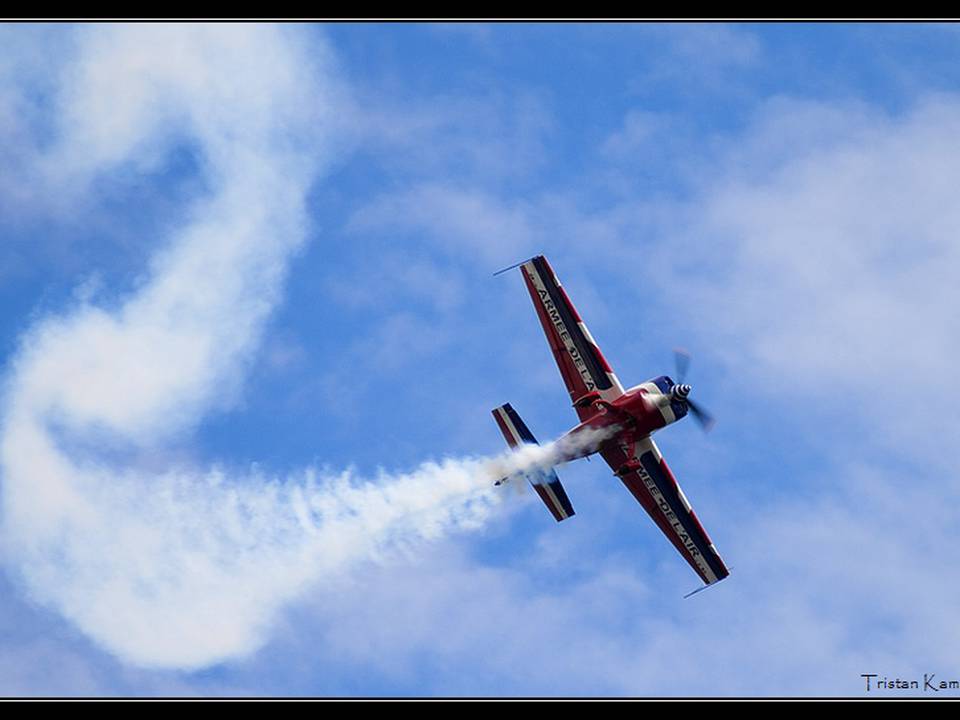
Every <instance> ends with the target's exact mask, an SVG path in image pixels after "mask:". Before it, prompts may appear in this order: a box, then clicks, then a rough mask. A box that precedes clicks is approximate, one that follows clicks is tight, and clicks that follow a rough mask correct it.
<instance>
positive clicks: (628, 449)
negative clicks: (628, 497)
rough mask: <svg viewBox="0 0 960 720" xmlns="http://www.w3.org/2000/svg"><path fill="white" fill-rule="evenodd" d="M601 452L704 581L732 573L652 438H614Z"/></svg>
mask: <svg viewBox="0 0 960 720" xmlns="http://www.w3.org/2000/svg"><path fill="white" fill-rule="evenodd" d="M600 454H601V455H602V456H603V459H604V460H606V461H607V464H608V465H610V467H611V468H613V471H614V474H616V475H619V476H620V479H621V480H622V481H623V484H624V485H626V486H627V489H628V490H630V492H631V493H633V496H634V497H635V498H636V499H637V500H638V501H639V502H640V504H641V505H642V506H643V509H644V510H646V511H647V514H648V515H650V517H651V518H653V521H654V522H655V523H656V524H657V527H659V528H660V530H661V531H662V532H663V534H664V535H666V536H667V539H668V540H670V542H672V543H673V545H674V547H676V548H677V550H678V551H679V552H680V554H681V555H682V556H683V559H684V560H686V561H687V562H688V563H689V564H690V567H692V568H693V569H694V571H695V572H696V573H697V575H699V576H700V578H701V579H702V580H703V582H705V583H706V584H707V585H711V584H713V583H715V582H719V581H720V580H723V579H724V578H725V577H726V576H727V575H729V574H730V571H729V570H728V569H727V566H726V565H725V564H724V562H723V560H722V559H721V558H720V555H719V553H717V549H716V548H715V547H714V546H713V543H712V542H711V541H710V536H709V535H707V532H706V530H704V529H703V526H702V525H701V524H700V521H699V520H698V519H697V516H696V513H694V512H693V508H692V507H690V503H689V502H688V501H687V498H686V496H685V495H684V494H683V490H681V489H680V485H678V484H677V481H676V478H674V477H673V473H672V472H670V468H669V467H668V466H667V463H666V461H665V460H664V459H663V455H661V454H660V450H659V449H658V448H657V446H656V444H655V443H654V442H653V438H651V437H649V436H647V437H645V438H642V439H639V440H637V441H635V442H634V443H629V442H626V443H624V442H620V441H616V440H612V441H609V442H608V443H606V444H605V445H604V446H603V447H601V449H600Z"/></svg>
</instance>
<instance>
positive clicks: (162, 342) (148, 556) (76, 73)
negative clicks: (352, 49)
mask: <svg viewBox="0 0 960 720" xmlns="http://www.w3.org/2000/svg"><path fill="white" fill-rule="evenodd" d="M77 47H78V56H77V58H76V61H75V62H73V63H71V64H70V65H69V67H70V68H71V69H70V71H69V75H68V77H67V78H66V79H65V80H64V82H63V83H62V88H61V92H60V95H59V98H58V100H57V102H58V105H57V108H58V119H59V126H58V127H59V140H58V142H57V143H56V144H55V145H54V146H53V147H52V148H50V149H49V150H48V151H47V154H46V155H44V157H42V158H41V159H40V160H39V161H38V165H39V166H40V167H41V168H42V172H43V173H45V174H46V178H45V179H46V181H47V182H50V183H59V184H60V185H59V186H60V187H61V188H71V189H74V190H75V189H76V188H77V187H83V186H84V185H88V184H89V183H90V182H91V181H92V180H94V179H95V178H97V177H98V176H99V175H101V174H102V173H104V172H109V171H111V170H113V169H115V168H118V167H124V166H125V164H130V163H140V164H143V163H147V164H149V163H151V162H156V158H157V157H158V156H162V154H163V153H164V152H165V151H167V150H168V149H169V148H170V147H171V146H173V145H175V144H176V143H177V142H183V141H184V140H185V139H187V140H189V141H190V142H192V143H194V144H195V145H196V147H197V149H198V151H199V153H200V156H201V157H202V167H203V168H204V175H205V181H206V183H207V187H208V188H209V195H208V196H206V197H205V198H204V199H203V200H202V201H199V202H198V203H197V204H196V205H195V206H194V207H192V208H191V209H190V213H189V217H188V221H187V222H186V224H185V226H184V227H183V228H182V229H181V230H180V231H179V232H178V233H177V234H176V236H174V237H172V238H170V241H169V243H168V245H167V246H166V247H165V249H163V250H162V251H160V252H159V253H158V254H157V255H156V256H155V257H154V258H153V260H152V261H151V264H150V268H149V272H148V273H147V275H146V276H145V279H144V280H143V281H142V282H141V283H140V285H139V286H138V287H137V289H136V290H135V291H134V292H133V293H131V294H130V295H129V296H128V297H126V298H124V299H122V301H121V302H119V303H114V304H113V305H111V307H109V308H107V307H102V306H98V305H97V304H95V303H92V302H89V301H84V302H78V304H77V306H76V307H74V308H73V309H71V310H70V311H69V312H66V313H64V314H62V315H61V316H54V317H48V318H46V319H44V320H42V321H41V322H40V323H38V324H37V325H36V326H35V327H33V328H32V329H31V330H30V331H29V332H28V333H27V334H26V336H25V337H24V338H22V341H21V346H20V348H19V350H18V352H17V354H16V356H15V358H14V359H13V361H12V362H11V365H10V368H9V371H8V374H7V376H6V379H5V385H4V403H3V415H2V418H0V473H2V530H0V531H2V540H3V553H4V561H5V563H6V565H7V567H8V568H9V569H11V570H12V571H13V572H14V573H15V574H16V575H17V576H18V577H20V578H21V580H22V584H23V586H24V588H25V590H26V591H27V592H28V593H29V594H30V595H31V596H32V597H33V598H34V599H36V600H37V601H39V602H42V603H43V604H45V605H47V606H49V607H53V608H55V609H57V610H58V611H59V612H60V613H62V614H63V615H64V616H65V617H67V618H68V619H70V620H71V621H72V622H74V623H75V624H76V625H77V626H78V627H79V628H80V629H81V630H82V631H83V632H85V633H86V634H87V635H88V636H90V637H91V638H93V639H94V640H96V641H97V642H98V643H100V644H101V645H102V646H104V647H105V648H106V649H108V650H109V651H111V652H113V653H115V654H116V655H118V656H119V657H121V658H122V659H124V660H126V661H128V662H132V663H136V664H139V665H142V666H153V667H176V668H198V667H202V666H206V665H209V664H211V663H215V662H218V661H222V660H224V659H228V658H232V657H238V656H242V655H244V654H247V653H250V652H252V651H254V650H255V649H256V648H257V647H259V645H260V644H262V643H263V642H264V640H265V637H266V634H267V632H268V630H269V627H270V623H271V619H272V618H273V617H274V615H275V613H276V612H277V610H278V608H279V607H281V606H282V605H283V604H284V603H286V602H289V601H290V600H292V599H294V598H296V597H297V595H298V594H299V593H302V592H303V591H304V590H305V589H306V588H307V587H309V586H310V584H312V583H317V582H318V581H320V580H322V579H323V578H325V577H328V576H329V574H330V573H333V572H336V571H338V570H340V569H342V568H345V567H348V566H349V565H350V564H352V563H355V562H358V561H364V560H370V559H376V558H378V557H384V556H389V554H390V553H391V552H393V551H395V550H396V549H397V548H400V547H403V546H404V545H406V544H409V543H414V542H417V541H419V540H422V539H429V538H436V537H440V536H442V535H443V534H444V533H447V532H449V531H451V530H453V529H466V528H471V527H477V526H478V525H479V524H481V523H482V522H483V520H484V519H485V518H486V517H487V515H488V514H489V513H490V511H491V509H492V508H494V507H495V506H496V505H497V503H498V502H499V498H500V497H501V495H499V494H497V493H495V492H494V490H493V488H492V482H493V480H494V479H496V477H495V474H496V472H498V471H499V470H501V469H503V468H507V469H509V470H510V471H511V472H517V471H522V469H523V467H527V466H532V465H534V464H552V463H551V458H552V457H555V449H554V448H553V447H552V446H545V447H544V448H536V449H530V450H529V451H526V452H525V453H522V454H519V455H515V456H509V457H507V456H504V457H501V458H495V459H466V460H446V461H443V462H440V463H425V464H424V465H422V466H421V467H419V468H417V469H416V470H414V471H413V472H410V473H407V474H399V475H387V474H383V475H381V476H380V477H377V478H374V479H373V480H362V479H359V478H356V477H353V475H352V474H351V473H350V472H344V473H341V474H334V475H331V474H330V473H323V472H319V471H317V470H313V469H306V470H304V471H302V472H300V473H299V474H296V475H294V476H291V477H285V478H277V477H265V476H262V475H259V474H256V473H251V474H247V475H246V476H241V477H238V476H237V474H236V473H228V472H227V471H225V470H222V469H218V468H213V469H210V470H207V471H197V470H195V469H191V468H171V469H168V470H166V471H164V472H159V473H158V472H156V471H155V470H150V469H147V468H145V467H144V463H142V462H137V461H136V460H128V461H126V462H118V461H117V460H116V459H115V458H116V456H118V455H119V456H121V457H128V458H137V457H139V456H141V455H144V454H146V455H149V452H150V451H151V450H152V449H156V448H161V449H162V447H163V444H162V443H163V441H165V440H168V439H170V438H171V437H173V436H175V435H177V434H178V433H183V432H186V431H188V430H189V429H190V427H191V426H193V425H194V424H195V423H196V422H197V421H198V420H199V419H200V418H201V417H202V415H203V413H204V412H206V411H208V410H209V409H211V408H213V407H216V406H217V404H218V403H221V402H222V400H221V398H222V396H223V394H224V389H225V388H227V389H229V388H230V387H232V386H235V385H236V383H237V382H238V381H239V378H240V376H241V375H242V371H243V369H244V366H245V364H246V363H247V361H248V359H249V357H250V356H251V354H252V352H253V351H254V350H255V348H256V346H257V342H258V339H259V336H260V333H261V329H262V326H263V323H264V321H265V319H266V317H267V315H268V313H269V311H270V310H271V308H272V307H273V306H274V305H275V304H276V302H277V301H278V299H279V296H280V290H281V286H282V281H283V275H284V271H285V267H286V263H287V261H288V260H289V258H290V256H291V254H292V253H293V252H295V250H296V249H297V247H298V246H299V245H300V244H301V243H302V241H303V237H304V235H305V233H304V228H305V225H306V219H305V213H304V208H303V198H304V194H305V192H306V190H307V189H308V187H309V184H310V182H311V181H312V178H314V177H315V176H316V175H317V173H318V172H319V171H320V170H321V169H322V166H323V164H324V160H325V158H326V156H327V154H328V147H329V145H330V144H331V140H330V138H329V132H328V129H329V126H330V124H331V120H330V115H331V112H332V111H331V105H333V104H335V103H336V100H337V94H336V92H335V91H334V83H333V81H332V79H331V78H330V77H329V70H327V69H326V67H325V65H324V62H325V61H324V60H323V57H322V54H321V56H320V58H319V59H318V55H317V53H318V52H320V51H322V48H321V49H320V51H318V49H317V48H311V49H310V52H307V50H306V48H305V47H304V46H303V44H302V43H301V42H300V39H299V38H298V37H297V36H296V35H293V34H291V31H289V30H287V29H285V28H280V29H278V28H274V27H268V26H240V27H234V26H231V27H202V26H201V27H188V28H183V27H175V28H170V27H157V26H147V27H142V26H139V27H133V28H129V27H116V26H109V27H107V26H98V27H95V28H92V29H85V30H83V31H81V32H80V33H79V37H78V38H77ZM318 138H319V140H318ZM105 448H106V449H110V450H112V451H113V450H119V452H117V453H115V454H114V459H112V460H111V459H110V458H108V457H106V454H105V453H104V452H102V451H103V449H105Z"/></svg>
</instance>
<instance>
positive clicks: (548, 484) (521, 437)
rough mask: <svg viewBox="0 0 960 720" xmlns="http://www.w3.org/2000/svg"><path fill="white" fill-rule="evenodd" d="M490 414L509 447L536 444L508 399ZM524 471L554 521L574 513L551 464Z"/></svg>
mask: <svg viewBox="0 0 960 720" xmlns="http://www.w3.org/2000/svg"><path fill="white" fill-rule="evenodd" d="M493 418H494V420H496V421H497V426H498V427H499V428H500V432H502V433H503V437H504V439H505V440H506V441H507V445H509V446H510V447H511V448H516V447H519V446H521V445H539V443H538V442H537V439H536V438H535V437H534V436H533V433H531V432H530V429H529V428H528V427H527V426H526V424H525V423H524V422H523V420H522V419H521V418H520V416H519V415H518V414H517V411H516V410H514V409H513V408H512V407H511V406H510V403H507V404H506V405H501V406H500V407H498V408H496V409H495V410H494V411H493ZM524 475H525V476H526V478H527V480H528V481H529V482H530V485H531V486H532V487H533V489H534V491H536V493H537V495H539V496H540V499H541V500H543V504H544V505H546V506H547V509H548V510H549V511H550V513H551V514H552V515H553V517H554V518H556V520H557V522H560V521H561V520H566V519H567V518H568V517H571V516H572V515H574V511H573V505H572V504H571V503H570V499H569V498H568V497H567V493H566V491H565V490H564V489H563V485H562V484H561V483H560V478H558V477H557V472H556V470H554V469H553V468H550V469H549V470H542V469H540V468H534V469H532V470H530V471H528V472H526V473H524Z"/></svg>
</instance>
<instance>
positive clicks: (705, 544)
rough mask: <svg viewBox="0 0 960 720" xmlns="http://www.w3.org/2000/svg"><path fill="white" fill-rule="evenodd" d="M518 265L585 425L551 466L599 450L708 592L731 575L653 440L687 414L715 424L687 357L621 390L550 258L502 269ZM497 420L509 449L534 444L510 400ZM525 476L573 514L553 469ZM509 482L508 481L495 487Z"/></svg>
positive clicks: (551, 502) (560, 513) (549, 502)
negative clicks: (688, 379) (695, 395)
mask: <svg viewBox="0 0 960 720" xmlns="http://www.w3.org/2000/svg"><path fill="white" fill-rule="evenodd" d="M515 267H519V268H520V272H521V273H522V274H523V279H524V281H525V282H526V284H527V290H528V291H529V292H530V297H531V298H532V299H533V304H534V307H535V308H536V310H537V317H539V318H540V324H541V325H542V326H543V330H544V332H545V333H546V335H547V341H548V342H549V344H550V349H551V350H552V351H553V356H554V358H555V359H556V361H557V366H558V367H559V368H560V374H561V375H562V376H563V382H564V383H565V384H566V386H567V390H568V392H569V393H570V400H571V401H572V403H573V407H574V410H576V412H577V415H578V416H579V417H580V424H579V425H577V426H576V427H575V428H573V429H572V430H570V431H569V432H568V433H566V434H565V435H564V436H563V437H561V438H560V439H559V440H558V441H557V442H556V447H557V448H558V450H557V454H556V455H553V456H551V458H550V460H551V464H553V465H557V464H561V463H564V462H569V461H571V460H575V459H577V458H581V457H588V456H589V455H592V454H594V453H599V454H600V456H601V457H602V458H603V459H604V460H605V461H606V462H607V464H608V465H609V466H610V468H611V469H612V470H613V474H614V475H616V476H617V477H619V478H620V480H621V481H623V484H624V485H626V486H627V489H628V490H629V491H630V492H631V493H633V496H634V497H635V498H636V499H637V500H638V501H639V503H640V505H642V506H643V509H644V510H646V511H647V514H648V515H650V517H651V518H653V521H654V522H655V523H656V524H657V527H659V528H660V530H661V531H662V532H663V534H664V535H666V536H667V538H668V539H669V540H670V542H672V543H673V545H674V547H676V548H677V550H678V551H679V552H680V554H681V555H682V556H683V558H684V559H685V560H686V561H687V562H688V563H689V564H690V566H691V567H692V568H693V569H694V571H696V573H697V575H699V576H700V578H701V579H702V580H703V582H704V583H705V585H704V586H703V587H707V586H709V585H712V584H713V583H716V582H719V581H720V580H723V579H724V578H725V577H727V575H729V574H730V571H729V570H728V569H727V566H726V565H725V564H724V562H723V560H721V559H720V555H719V554H718V553H717V550H716V548H715V547H714V546H713V543H712V542H711V541H710V537H709V536H708V535H707V532H706V531H705V530H704V529H703V526H702V525H701V524H700V521H699V520H698V519H697V516H696V514H695V513H694V512H693V508H691V507H690V503H689V502H688V501H687V498H686V496H685V495H684V494H683V490H681V489H680V486H679V485H678V484H677V481H676V479H675V478H674V477H673V473H672V472H670V468H669V467H668V466H667V463H666V461H665V460H664V459H663V456H662V455H661V454H660V450H659V449H657V446H656V443H654V442H653V438H652V437H651V435H652V434H653V433H654V432H655V431H656V430H659V429H660V428H663V427H666V426H667V425H669V424H671V423H674V422H676V421H677V420H680V419H681V418H683V417H684V416H685V415H686V414H687V413H688V412H689V413H690V414H692V415H693V416H694V418H695V419H696V420H697V421H699V423H700V424H701V425H702V426H703V427H704V429H707V430H708V429H709V428H710V427H711V426H712V425H713V418H711V417H710V415H709V414H707V412H706V411H704V410H703V409H702V408H701V407H700V406H698V405H697V404H696V403H694V401H693V400H691V399H690V397H689V395H690V386H689V385H687V384H684V383H683V379H684V375H685V374H686V369H687V367H688V365H689V356H688V355H687V354H686V353H684V352H682V351H676V353H677V354H676V360H677V382H674V381H673V380H672V379H671V378H669V377H668V376H666V375H661V376H660V377H656V378H653V379H652V380H648V381H647V382H645V383H641V384H640V385H637V386H635V387H632V388H629V389H628V390H624V389H623V386H622V385H621V384H620V381H619V380H618V379H617V376H616V375H615V374H614V372H613V370H612V369H611V368H610V365H609V364H608V363H607V361H606V360H605V359H604V357H603V354H602V353H601V352H600V348H599V347H597V343H596V342H595V341H594V339H593V337H592V336H591V335H590V331H589V330H587V326H586V325H584V323H583V320H581V319H580V315H579V314H578V313H577V310H576V308H574V306H573V303H572V302H570V298H569V297H567V293H566V292H565V291H564V289H563V287H562V286H561V285H560V281H559V280H558V279H557V276H556V275H555V274H554V272H553V269H552V268H551V267H550V264H549V263H548V262H547V259H546V258H545V257H543V256H542V255H538V256H537V257H535V258H533V259H532V260H527V261H526V262H523V263H519V264H518V265H513V266H512V267H509V268H505V269H504V270H501V271H500V272H506V271H507V270H511V269H513V268H515ZM497 274H500V273H497ZM493 417H494V419H495V420H496V421H497V425H498V426H499V427H500V431H501V432H502V433H503V436H504V438H505V439H506V441H507V444H508V445H509V446H510V447H511V448H517V447H519V446H521V445H526V444H536V442H537V441H536V439H535V438H534V437H533V435H532V434H531V432H530V430H528V429H527V426H526V425H525V424H524V422H523V420H521V419H520V416H519V415H518V414H517V412H516V411H515V410H514V409H513V408H512V407H511V406H510V404H509V403H508V404H506V405H502V406H500V407H498V408H496V409H495V410H494V411H493ZM554 460H555V462H554ZM524 475H525V476H526V478H527V479H528V480H529V482H530V484H531V485H532V486H533V488H534V490H535V491H536V493H537V495H539V496H540V499H541V500H543V502H544V504H545V505H546V506H547V508H548V509H549V510H550V512H551V513H552V514H553V516H554V518H556V519H557V521H558V522H559V521H562V520H566V519H567V518H569V517H570V516H572V515H573V514H574V512H573V506H572V505H571V504H570V500H569V498H568V497H567V493H566V492H565V491H564V489H563V485H562V484H561V483H560V480H559V479H558V478H557V474H556V471H555V470H553V469H552V468H549V469H547V470H540V469H536V470H532V471H529V472H526V473H524ZM510 479H512V478H510V477H508V478H503V479H501V480H499V481H498V482H497V483H496V484H498V485H499V484H501V483H503V482H506V481H508V480H510ZM703 587H701V588H699V589H698V590H697V591H696V592H698V591H699V590H702V589H703Z"/></svg>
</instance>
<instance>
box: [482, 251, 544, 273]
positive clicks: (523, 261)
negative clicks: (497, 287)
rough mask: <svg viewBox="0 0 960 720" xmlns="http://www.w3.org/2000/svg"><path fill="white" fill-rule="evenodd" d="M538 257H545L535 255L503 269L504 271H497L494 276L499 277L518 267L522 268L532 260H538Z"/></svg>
mask: <svg viewBox="0 0 960 720" xmlns="http://www.w3.org/2000/svg"><path fill="white" fill-rule="evenodd" d="M538 257H543V256H542V255H534V256H533V257H528V258H527V259H526V260H521V261H520V262H518V263H514V264H513V265H511V266H510V267H505V268H503V270H497V271H496V272H495V273H494V274H493V276H494V277H496V276H497V275H502V274H503V273H505V272H507V271H508V270H513V269H514V268H518V267H520V266H521V265H523V264H525V263H528V262H530V261H531V260H536V259H537V258H538Z"/></svg>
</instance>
